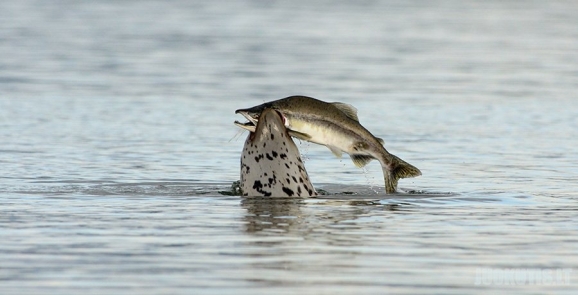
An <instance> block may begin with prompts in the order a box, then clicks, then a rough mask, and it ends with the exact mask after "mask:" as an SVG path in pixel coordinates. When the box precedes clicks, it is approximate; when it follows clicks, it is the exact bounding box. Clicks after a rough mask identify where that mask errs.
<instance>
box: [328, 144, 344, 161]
mask: <svg viewBox="0 0 578 295" xmlns="http://www.w3.org/2000/svg"><path fill="white" fill-rule="evenodd" d="M327 147H328V148H329V149H330V150H331V152H332V153H333V154H334V155H335V156H336V157H338V158H341V155H342V152H341V150H340V149H339V148H338V147H335V146H332V145H328V146H327Z"/></svg>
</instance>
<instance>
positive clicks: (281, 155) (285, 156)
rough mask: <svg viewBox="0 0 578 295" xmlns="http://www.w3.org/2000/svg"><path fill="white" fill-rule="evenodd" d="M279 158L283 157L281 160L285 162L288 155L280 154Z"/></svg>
mask: <svg viewBox="0 0 578 295" xmlns="http://www.w3.org/2000/svg"><path fill="white" fill-rule="evenodd" d="M279 157H281V159H283V160H285V159H287V154H280V155H279Z"/></svg>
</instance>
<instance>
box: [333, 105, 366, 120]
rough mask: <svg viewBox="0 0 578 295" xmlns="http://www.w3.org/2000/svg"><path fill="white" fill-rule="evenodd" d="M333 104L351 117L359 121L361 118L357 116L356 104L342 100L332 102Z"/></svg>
mask: <svg viewBox="0 0 578 295" xmlns="http://www.w3.org/2000/svg"><path fill="white" fill-rule="evenodd" d="M331 104H332V105H333V106H335V107H336V108H337V109H339V110H340V111H341V112H343V113H344V114H345V115H346V116H347V117H349V118H350V119H353V120H355V121H357V122H359V118H358V117H357V109H356V108H355V107H354V106H352V105H350V104H346V103H342V102H332V103H331Z"/></svg>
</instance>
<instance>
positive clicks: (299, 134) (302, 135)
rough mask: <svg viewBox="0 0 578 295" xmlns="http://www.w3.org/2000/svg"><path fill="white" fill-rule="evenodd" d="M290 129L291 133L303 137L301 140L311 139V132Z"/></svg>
mask: <svg viewBox="0 0 578 295" xmlns="http://www.w3.org/2000/svg"><path fill="white" fill-rule="evenodd" d="M287 131H289V135H291V136H293V137H295V138H298V139H301V140H305V141H310V140H311V136H310V135H309V134H306V133H301V132H298V131H294V130H287Z"/></svg>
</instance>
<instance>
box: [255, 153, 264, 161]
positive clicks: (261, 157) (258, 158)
mask: <svg viewBox="0 0 578 295" xmlns="http://www.w3.org/2000/svg"><path fill="white" fill-rule="evenodd" d="M261 159H263V154H261V155H258V156H255V162H257V163H259V160H261Z"/></svg>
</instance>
